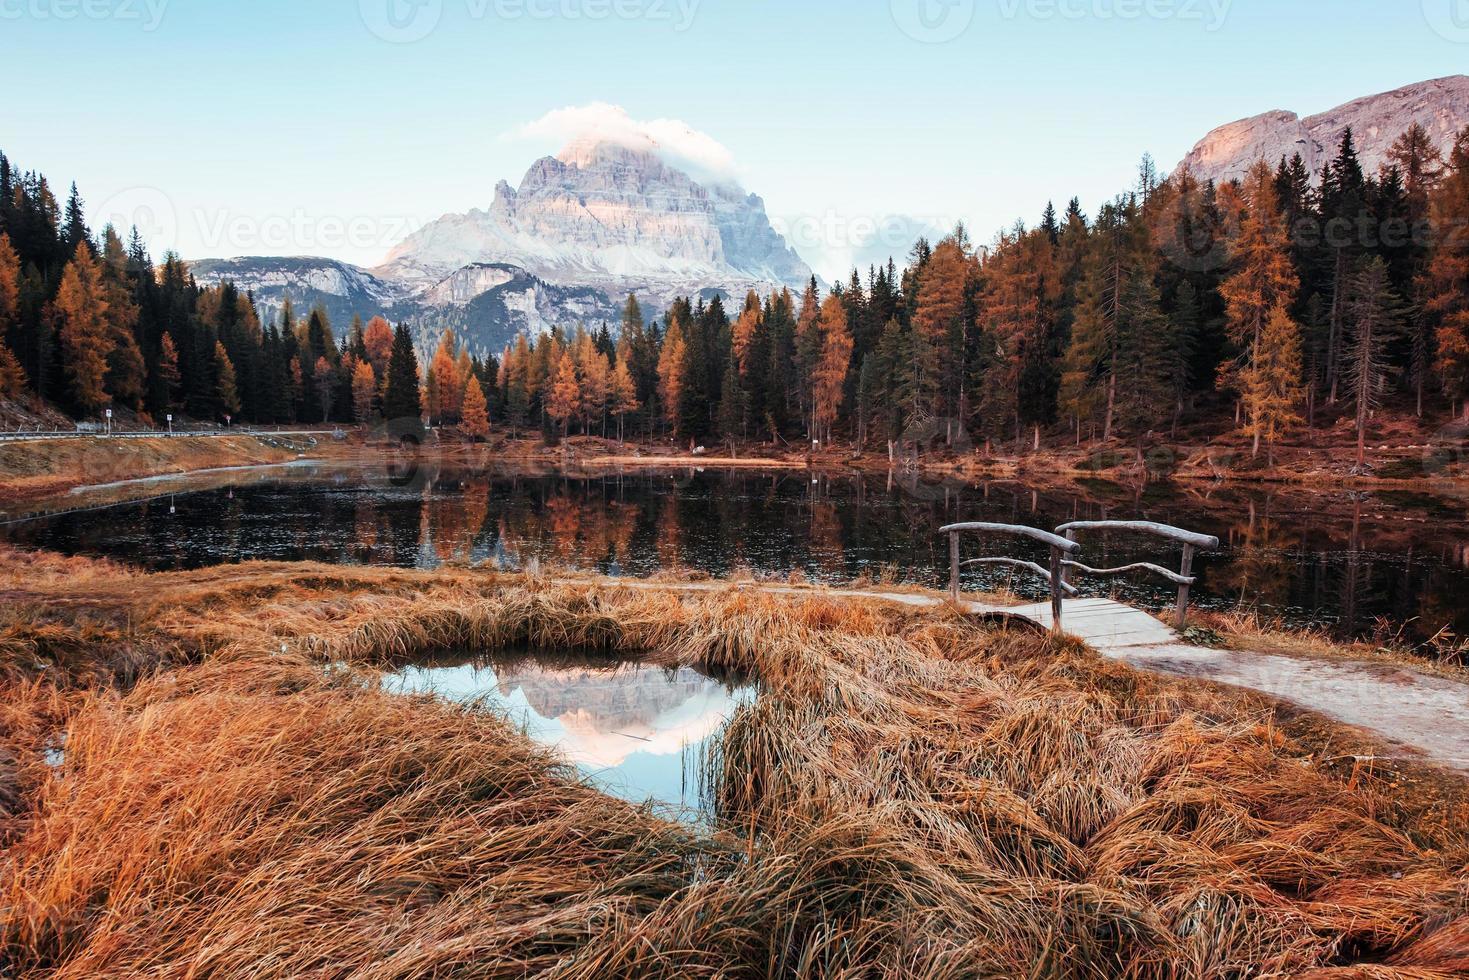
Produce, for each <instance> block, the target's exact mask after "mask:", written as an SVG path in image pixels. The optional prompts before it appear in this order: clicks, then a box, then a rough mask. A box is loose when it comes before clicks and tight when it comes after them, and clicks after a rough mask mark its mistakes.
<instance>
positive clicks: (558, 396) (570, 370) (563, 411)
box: [546, 351, 582, 439]
mask: <svg viewBox="0 0 1469 980" xmlns="http://www.w3.org/2000/svg"><path fill="white" fill-rule="evenodd" d="M581 403H582V396H581V382H580V380H579V379H578V378H577V376H576V362H575V361H574V360H573V359H572V356H571V352H570V351H563V352H562V353H561V359H560V360H559V361H558V362H557V364H556V373H555V375H554V377H553V380H552V383H551V390H550V393H549V395H548V396H547V398H546V414H547V415H548V416H550V417H551V418H552V419H554V420H555V421H556V423H557V424H558V425H560V426H561V438H563V439H564V438H566V435H567V432H568V429H569V428H570V425H571V420H572V419H574V418H576V416H577V413H579V412H580V411H581Z"/></svg>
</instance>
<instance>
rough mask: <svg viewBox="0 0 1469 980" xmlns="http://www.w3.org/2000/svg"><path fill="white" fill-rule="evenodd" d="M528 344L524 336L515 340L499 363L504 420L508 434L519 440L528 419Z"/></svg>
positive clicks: (529, 354) (529, 357)
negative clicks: (508, 428) (508, 424)
mask: <svg viewBox="0 0 1469 980" xmlns="http://www.w3.org/2000/svg"><path fill="white" fill-rule="evenodd" d="M530 360H531V351H530V343H529V342H528V341H527V340H526V339H525V334H519V335H518V336H517V337H516V338H515V346H514V347H513V348H510V349H507V350H506V351H505V357H504V358H503V359H502V360H501V361H500V374H501V376H502V378H503V381H502V382H501V387H502V388H504V390H505V394H504V398H505V420H506V421H507V422H509V423H510V434H511V436H512V437H513V438H519V436H520V430H521V428H522V427H524V425H525V423H526V421H527V420H528V419H529V418H530V388H529V385H528V381H527V374H528V372H529V371H530Z"/></svg>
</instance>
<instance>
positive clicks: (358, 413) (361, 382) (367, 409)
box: [352, 361, 377, 425]
mask: <svg viewBox="0 0 1469 980" xmlns="http://www.w3.org/2000/svg"><path fill="white" fill-rule="evenodd" d="M376 399H377V376H376V375H375V374H373V373H372V365H371V364H369V363H368V362H367V361H359V362H358V364H357V366H356V368H355V369H354V370H353V372H352V417H353V419H354V420H355V421H356V422H357V424H358V425H366V424H367V423H368V422H370V421H372V406H373V402H374V401H375V400H376Z"/></svg>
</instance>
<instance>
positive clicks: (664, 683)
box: [386, 651, 756, 819]
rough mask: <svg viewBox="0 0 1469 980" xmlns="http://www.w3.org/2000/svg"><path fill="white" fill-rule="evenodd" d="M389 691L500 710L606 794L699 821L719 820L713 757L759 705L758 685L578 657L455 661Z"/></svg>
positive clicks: (433, 662)
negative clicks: (711, 751)
mask: <svg viewBox="0 0 1469 980" xmlns="http://www.w3.org/2000/svg"><path fill="white" fill-rule="evenodd" d="M386 687H387V688H388V689H389V690H394V691H399V692H404V693H416V694H425V693H428V694H434V695H437V696H439V697H442V698H446V699H448V700H452V701H457V702H459V703H462V704H472V705H476V706H478V707H481V708H483V709H486V710H489V711H493V712H495V713H497V714H500V715H502V716H503V717H505V718H506V719H507V720H508V721H509V722H510V723H511V724H512V725H514V726H515V727H516V728H518V729H520V730H522V731H524V732H525V734H526V735H527V736H529V737H530V738H531V739H533V740H534V741H536V742H538V743H540V744H542V745H546V746H549V747H551V748H554V749H555V750H556V751H557V753H558V754H560V755H561V756H562V757H563V758H564V759H566V760H567V761H568V762H571V763H573V764H574V765H575V766H576V767H577V769H578V770H579V771H580V772H581V773H582V774H583V775H584V776H586V777H587V778H588V779H589V780H590V781H591V782H593V783H595V784H596V785H597V786H598V788H600V789H601V790H602V791H604V792H606V793H609V794H611V795H613V796H617V797H620V798H622V799H625V800H628V801H630V802H632V803H636V804H642V803H645V802H647V801H649V800H652V801H654V802H656V803H658V804H661V805H663V806H665V807H669V808H672V810H673V811H674V812H675V814H677V815H680V816H684V817H689V818H695V819H697V818H699V817H701V816H708V815H709V811H710V804H711V801H710V800H708V799H707V798H706V797H705V795H704V793H703V790H704V788H705V786H706V783H705V782H704V780H703V778H702V776H703V768H704V763H705V761H706V757H705V749H706V747H707V746H708V743H709V742H710V740H711V739H713V738H714V737H716V736H717V735H718V734H719V733H720V732H721V731H722V730H723V729H724V725H725V723H726V722H727V721H729V719H730V718H731V717H732V716H733V715H734V712H735V710H736V709H737V708H738V707H739V706H740V705H741V704H746V703H749V702H751V701H753V700H754V698H755V696H756V691H755V687H754V685H753V684H745V683H731V682H726V681H721V680H716V679H714V678H712V677H709V676H707V675H705V674H702V673H700V672H698V671H696V670H691V669H689V668H678V669H667V668H662V667H655V666H651V665H645V664H641V663H638V662H636V661H632V662H626V661H624V662H609V661H608V660H607V659H606V658H595V657H585V656H580V655H578V654H576V653H575V652H570V651H566V652H561V653H557V652H555V651H535V652H530V651H526V652H522V653H519V654H516V653H509V654H501V655H497V656H495V657H492V658H474V657H469V656H456V655H454V654H445V655H441V656H437V657H432V658H427V659H423V660H420V661H417V662H415V663H414V664H412V665H409V666H406V667H403V668H401V669H400V670H397V671H395V672H393V673H391V674H389V675H388V676H387V678H386Z"/></svg>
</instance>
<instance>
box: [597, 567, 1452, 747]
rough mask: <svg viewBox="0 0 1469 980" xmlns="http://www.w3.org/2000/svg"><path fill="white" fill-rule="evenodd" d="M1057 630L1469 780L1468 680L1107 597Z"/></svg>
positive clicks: (905, 599)
mask: <svg viewBox="0 0 1469 980" xmlns="http://www.w3.org/2000/svg"><path fill="white" fill-rule="evenodd" d="M607 581H608V582H609V583H615V584H618V585H624V586H628V587H632V588H648V589H683V590H691V591H713V590H718V589H726V588H729V585H728V584H726V583H723V582H691V583H674V584H663V583H656V582H636V581H626V580H611V579H609V580H607ZM568 584H573V583H572V582H570V581H568ZM741 587H742V588H758V589H760V590H762V591H765V592H770V593H774V594H777V595H826V596H842V597H850V598H854V599H876V600H879V601H883V602H895V603H901V604H903V605H907V606H921V607H934V606H939V605H942V604H943V603H944V602H945V601H947V600H946V599H945V598H942V597H939V596H935V595H932V594H921V593H904V592H880V591H862V590H855V589H822V590H813V589H810V588H801V587H798V586H784V585H770V584H764V583H761V584H753V583H752V584H750V585H748V586H741ZM965 606H966V607H967V608H968V609H969V611H971V612H973V613H979V614H988V615H1007V616H1017V617H1020V618H1022V619H1026V620H1029V621H1031V622H1034V623H1037V624H1038V625H1040V626H1043V627H1046V628H1049V627H1050V625H1051V609H1050V605H1049V604H1048V603H1047V604H1041V605H1031V606H1010V607H1006V606H997V605H988V604H984V603H975V602H967V603H965ZM1062 626H1063V627H1064V628H1065V630H1066V632H1067V633H1069V634H1071V635H1073V636H1076V637H1078V638H1080V639H1082V640H1084V641H1085V642H1086V643H1087V644H1088V645H1089V646H1091V647H1092V648H1093V649H1095V650H1096V651H1097V652H1099V653H1101V654H1102V655H1103V656H1106V657H1110V658H1112V659H1115V660H1120V661H1122V662H1124V663H1126V664H1128V665H1130V666H1133V667H1137V668H1139V669H1141V670H1149V671H1153V672H1155V673H1160V674H1168V675H1172V676H1175V677H1184V678H1191V679H1195V680H1205V681H1213V682H1217V683H1221V684H1230V685H1233V686H1235V687H1242V688H1247V689H1249V690H1252V691H1259V692H1260V693H1262V694H1266V695H1269V696H1270V697H1273V698H1276V699H1278V700H1280V701H1284V702H1287V703H1289V704H1293V705H1296V706H1298V707H1301V708H1305V709H1307V710H1310V711H1315V712H1317V713H1319V714H1321V715H1324V716H1326V717H1328V718H1331V719H1333V720H1335V721H1338V722H1341V723H1343V724H1346V725H1351V726H1354V727H1357V728H1361V729H1363V730H1365V731H1368V732H1371V733H1372V734H1373V735H1375V736H1377V737H1378V738H1380V739H1384V740H1386V741H1389V742H1392V743H1394V744H1396V745H1401V746H1403V747H1404V749H1405V750H1407V752H1408V753H1409V754H1411V756H1412V757H1413V758H1415V759H1421V760H1427V761H1430V762H1433V763H1436V764H1438V765H1441V766H1445V767H1448V768H1451V769H1455V770H1458V771H1459V772H1461V773H1466V774H1469V684H1466V683H1463V682H1460V681H1454V680H1449V679H1447V678H1442V677H1433V676H1429V675H1427V674H1420V673H1418V672H1417V671H1413V670H1408V669H1406V668H1401V667H1390V666H1385V665H1382V664H1376V663H1366V662H1358V663H1349V662H1338V661H1327V660H1317V659H1313V658H1308V657H1288V656H1281V655H1278V654H1266V653H1256V652H1253V651H1248V650H1211V649H1207V648H1204V647H1195V646H1190V645H1188V644H1186V643H1183V642H1181V641H1180V640H1179V639H1178V637H1177V634H1175V633H1174V631H1173V630H1171V629H1169V628H1168V627H1167V626H1165V625H1163V624H1162V623H1161V622H1159V621H1158V620H1157V619H1155V618H1153V617H1152V616H1150V615H1149V614H1147V613H1145V612H1142V611H1141V610H1138V609H1133V608H1131V607H1129V606H1125V605H1122V604H1121V603H1118V602H1113V601H1111V600H1109V599H1078V600H1072V601H1068V602H1067V603H1066V605H1065V607H1064V609H1063V611H1062Z"/></svg>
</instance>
